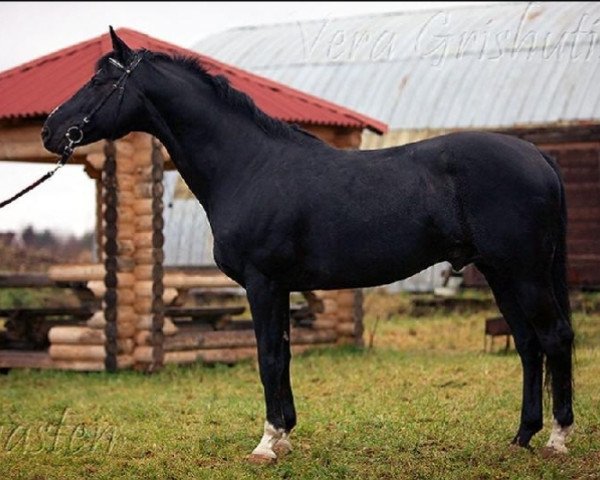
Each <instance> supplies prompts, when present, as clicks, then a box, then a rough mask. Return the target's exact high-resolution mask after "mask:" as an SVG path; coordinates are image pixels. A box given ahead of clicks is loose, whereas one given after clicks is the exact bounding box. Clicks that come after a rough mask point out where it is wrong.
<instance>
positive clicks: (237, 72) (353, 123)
mask: <svg viewBox="0 0 600 480" xmlns="http://www.w3.org/2000/svg"><path fill="white" fill-rule="evenodd" d="M118 33H119V35H120V36H121V38H123V40H125V42H126V43H128V44H129V45H130V46H131V47H132V48H135V49H138V48H146V49H149V50H155V51H160V52H166V53H169V54H179V55H188V56H194V57H197V58H198V59H199V60H200V62H201V63H202V64H203V65H204V66H205V67H206V68H207V69H208V70H209V71H210V72H211V73H213V74H223V75H225V76H226V77H228V78H229V80H230V82H231V84H232V85H233V87H235V88H237V89H239V90H241V91H243V92H245V93H247V94H248V95H250V96H251V97H252V99H253V100H254V102H255V103H256V104H257V105H258V107H260V108H261V109H262V110H264V111H265V112H266V113H268V114H269V115H271V116H273V117H275V118H278V119H280V120H284V121H287V122H297V123H307V124H316V125H336V126H345V127H355V128H369V129H370V130H373V131H375V132H384V131H386V130H387V127H386V125H385V124H383V123H381V122H378V121H377V120H373V119H371V118H368V117H366V116H364V115H361V114H358V113H356V112H352V111H351V110H349V109H347V108H344V107H340V106H338V105H335V104H333V103H331V102H327V101H325V100H321V99H319V98H317V97H315V96H313V95H309V94H305V93H302V92H300V91H298V90H295V89H293V88H289V87H287V86H285V85H282V84H280V83H277V82H274V81H272V80H268V79H266V78H262V77H260V76H258V75H255V74H252V73H249V72H245V71H243V70H241V69H239V68H236V67H232V66H229V65H226V64H224V63H222V62H219V61H217V60H214V59H212V58H210V57H207V56H205V55H199V54H197V53H195V52H193V51H191V50H187V49H183V48H181V47H178V46H176V45H173V44H170V43H167V42H163V41H162V40H157V39H155V38H152V37H150V36H148V35H145V34H142V33H139V32H136V31H134V30H129V29H125V28H121V29H119V30H118ZM111 50H112V47H111V42H110V39H109V36H108V34H105V35H101V36H99V37H96V38H93V39H91V40H88V41H85V42H82V43H79V44H77V45H73V46H71V47H69V48H66V49H63V50H60V51H58V52H55V53H52V54H50V55H46V56H44V57H41V58H39V59H37V60H34V61H32V62H29V63H26V64H24V65H21V66H19V67H16V68H13V69H10V70H7V71H5V72H3V73H0V92H2V95H1V96H0V118H11V117H17V118H18V117H41V116H45V115H47V114H48V113H50V112H51V111H52V110H53V109H54V107H56V106H57V105H60V104H61V103H62V102H64V101H65V100H67V99H68V98H69V97H70V96H71V95H73V94H74V93H75V91H76V90H77V89H78V88H80V87H81V86H82V85H83V84H84V83H85V82H87V80H88V79H89V78H90V76H91V75H92V74H93V73H94V66H95V63H96V61H97V60H98V59H99V58H100V57H101V56H102V55H104V54H105V53H108V52H110V51H111Z"/></svg>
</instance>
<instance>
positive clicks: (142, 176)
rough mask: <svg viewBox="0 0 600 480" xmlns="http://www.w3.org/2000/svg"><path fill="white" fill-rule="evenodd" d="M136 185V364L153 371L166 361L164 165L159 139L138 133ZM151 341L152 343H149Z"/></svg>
mask: <svg viewBox="0 0 600 480" xmlns="http://www.w3.org/2000/svg"><path fill="white" fill-rule="evenodd" d="M134 145H135V152H134V154H133V157H132V159H133V163H134V165H135V170H134V174H133V175H134V181H133V182H132V185H133V211H134V213H135V215H134V217H133V218H134V221H133V222H132V223H131V227H132V232H133V235H132V240H133V249H134V253H133V260H134V268H133V293H134V302H133V307H134V312H135V317H136V322H135V332H134V335H133V339H134V341H135V342H134V352H133V358H134V362H135V363H134V368H135V369H137V370H141V371H146V372H152V371H155V370H156V369H158V368H160V367H161V366H162V365H163V357H164V354H163V323H164V306H163V294H164V293H165V291H164V285H163V275H164V270H163V266H162V262H163V249H162V247H163V243H164V237H163V232H162V230H163V216H162V210H163V200H162V194H163V184H162V181H163V169H164V158H163V156H162V153H161V151H160V145H159V143H158V142H157V141H154V140H151V138H150V137H149V136H148V135H142V134H138V135H136V137H135V142H134ZM148 343H149V344H150V345H148Z"/></svg>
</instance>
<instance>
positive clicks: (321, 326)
mask: <svg viewBox="0 0 600 480" xmlns="http://www.w3.org/2000/svg"><path fill="white" fill-rule="evenodd" d="M336 325H337V322H336V321H335V320H322V319H320V318H318V317H317V319H316V320H315V321H314V322H312V328H314V329H316V330H328V329H334V330H335V327H336Z"/></svg>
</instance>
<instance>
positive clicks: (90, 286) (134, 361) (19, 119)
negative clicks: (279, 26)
mask: <svg viewBox="0 0 600 480" xmlns="http://www.w3.org/2000/svg"><path fill="white" fill-rule="evenodd" d="M118 34H119V36H120V37H121V38H123V39H124V40H125V41H126V42H127V43H128V44H129V45H130V46H132V47H133V48H147V49H150V50H155V51H162V52H165V53H169V54H178V55H190V56H194V57H196V58H198V60H199V61H200V62H202V63H203V65H204V66H205V67H207V68H208V70H209V71H210V72H211V73H214V74H223V75H225V76H227V77H228V79H229V80H230V82H231V83H232V85H233V86H234V87H235V88H238V89H239V90H241V91H244V92H245V93H247V94H248V95H250V96H251V97H252V98H253V100H254V101H255V103H256V104H257V105H258V106H259V107H260V108H262V109H263V110H264V111H265V112H267V113H268V114H270V115H272V116H274V117H276V118H278V119H280V120H283V121H288V122H293V123H297V124H299V125H301V126H302V127H303V128H305V129H307V130H309V131H311V132H312V133H314V134H315V135H317V136H319V137H321V138H322V139H323V140H325V141H326V142H329V143H330V144H332V145H335V146H337V147H341V148H357V147H358V146H359V145H360V142H361V135H362V132H363V130H364V129H369V130H371V131H373V132H377V133H382V132H384V131H385V130H386V126H385V125H384V124H383V123H381V122H378V121H376V120H373V119H371V118H369V117H366V116H364V115H361V114H358V113H356V112H354V111H351V110H349V109H346V108H343V107H340V106H338V105H335V104H333V103H331V102H327V101H324V100H321V99H319V98H317V97H314V96H312V95H308V94H305V93H302V92H300V91H298V90H295V89H292V88H289V87H287V86H285V85H283V84H280V83H277V82H273V81H271V80H267V79H265V78H262V77H260V76H257V75H254V74H252V73H248V72H245V71H243V70H241V69H239V68H235V67H232V66H229V65H226V64H224V63H221V62H219V61H216V60H214V59H212V58H209V57H206V56H204V55H200V54H197V53H194V52H192V51H189V50H185V49H182V48H180V47H177V46H175V45H172V44H169V43H166V42H163V41H160V40H157V39H154V38H152V37H149V36H147V35H144V34H142V33H139V32H135V31H133V30H129V29H120V30H119V31H118ZM110 45H111V43H110V39H109V37H108V35H102V36H100V37H96V38H93V39H91V40H88V41H86V42H82V43H80V44H77V45H74V46H71V47H69V48H66V49H64V50H60V51H58V52H55V53H53V54H50V55H48V56H45V57H42V58H39V59H37V60H34V61H32V62H29V63H27V64H24V65H22V66H19V67H16V68H13V69H11V70H8V71H6V72H3V73H1V74H0V90H1V91H2V96H1V97H0V160H5V161H20V162H43V163H47V164H48V165H49V166H50V165H51V164H52V163H54V162H55V161H56V158H55V157H54V156H53V155H51V154H50V153H49V152H47V151H46V150H45V149H44V148H43V146H42V143H41V140H40V129H41V126H42V123H43V121H44V119H45V117H46V116H47V115H48V113H49V112H50V111H52V109H53V108H54V107H56V106H57V105H58V104H60V103H61V102H63V101H64V100H66V99H67V98H69V97H70V96H71V95H72V94H73V93H74V92H75V91H76V90H77V89H78V88H79V87H80V86H81V85H83V84H84V83H85V82H86V81H87V80H88V79H89V78H90V76H91V75H92V74H93V73H94V66H95V62H96V60H98V59H99V58H100V57H101V56H102V55H103V54H105V53H107V52H109V51H110V50H111V46H110ZM72 163H75V164H79V165H83V166H84V167H85V171H86V172H87V174H88V175H89V176H90V177H91V178H93V179H94V180H95V182H96V192H97V195H96V198H97V208H96V212H97V218H96V241H97V250H98V252H99V255H98V263H95V264H89V265H56V266H53V267H51V268H50V270H49V272H48V275H47V278H45V279H43V282H42V283H44V282H45V283H44V284H49V283H52V282H57V283H62V284H71V283H73V282H75V283H77V284H80V285H81V284H83V285H84V286H85V288H86V289H87V290H88V291H89V292H90V293H91V294H92V295H93V296H94V297H95V298H96V299H97V300H98V301H99V302H101V303H100V305H101V306H100V308H99V309H98V310H97V311H95V312H92V313H93V315H92V316H91V318H89V319H84V320H82V321H81V322H79V323H78V324H76V325H65V326H55V327H53V328H52V329H51V330H50V332H49V340H50V347H49V349H48V350H47V351H42V352H15V351H12V350H0V368H15V367H40V368H61V369H73V370H86V371H90V370H110V371H114V370H117V369H122V368H130V367H133V368H136V369H139V370H144V371H152V370H155V369H156V368H159V367H160V366H161V365H163V364H164V363H190V362H195V361H198V360H203V361H207V362H217V361H224V362H233V361H236V360H238V359H240V358H246V357H249V356H253V355H254V352H255V348H254V335H253V332H252V330H251V328H246V329H241V330H240V329H237V328H236V329H234V330H231V329H218V328H217V327H215V328H212V329H210V330H202V331H194V332H190V331H184V329H178V328H176V327H175V326H174V323H173V322H172V321H170V317H173V318H175V317H176V316H177V315H181V314H189V315H193V312H192V313H190V312H186V311H185V309H182V308H178V307H175V306H174V305H173V302H174V300H175V299H176V298H177V297H178V296H179V295H180V294H181V293H182V291H185V290H187V289H190V288H219V287H234V286H236V284H235V283H234V282H233V281H232V280H230V279H229V278H227V277H226V276H224V275H223V274H222V273H221V272H219V271H218V270H216V268H191V269H190V268H184V266H183V265H178V266H169V265H165V262H164V252H163V245H164V243H165V236H164V233H163V227H164V215H163V207H164V205H163V194H164V186H163V176H164V171H165V170H172V169H173V168H174V167H173V165H172V163H171V162H170V160H169V156H168V153H167V152H166V150H165V149H164V148H163V147H162V146H161V145H160V144H159V143H158V142H157V141H156V140H154V139H153V138H151V137H150V136H149V135H147V134H143V133H133V134H131V135H128V136H127V137H125V138H123V139H121V140H119V141H117V142H115V143H105V142H98V143H95V144H92V145H88V146H85V147H81V148H78V149H77V150H76V152H75V154H74V157H73V159H72ZM6 193H7V194H9V193H11V192H6ZM8 208H10V207H8ZM197 208H198V209H200V206H199V205H197ZM0 270H1V267H0ZM36 281H39V279H38V280H36ZM25 283H26V281H25ZM33 283H35V282H33ZM307 297H308V299H309V302H308V303H309V307H308V308H309V310H310V313H311V314H312V321H311V322H309V323H302V322H299V323H297V324H296V326H295V327H294V328H293V329H292V334H291V341H292V345H293V349H295V350H303V349H305V348H308V347H310V346H312V345H316V344H336V343H340V342H341V343H347V342H353V343H358V344H360V343H361V342H362V315H361V305H362V297H361V295H360V292H359V291H354V290H347V291H328V292H324V291H323V292H312V293H311V292H309V293H307ZM182 310H183V311H182Z"/></svg>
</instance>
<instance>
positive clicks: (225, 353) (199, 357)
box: [165, 345, 325, 364]
mask: <svg viewBox="0 0 600 480" xmlns="http://www.w3.org/2000/svg"><path fill="white" fill-rule="evenodd" d="M321 346H325V345H292V354H294V355H299V354H301V353H303V352H306V351H307V350H312V349H314V348H319V347H321ZM190 352H194V351H193V350H190V351H188V352H167V353H165V363H179V362H175V361H174V360H175V359H176V358H177V356H176V355H175V354H180V355H182V354H183V353H188V355H187V356H186V357H187V358H188V359H191V358H192V355H193V353H190ZM195 353H196V359H195V360H194V361H202V362H204V363H228V364H234V363H237V362H239V361H242V360H247V359H250V358H256V356H257V354H256V348H231V349H229V348H228V349H222V350H197V351H196V352H195ZM181 363H191V361H190V362H181Z"/></svg>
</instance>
